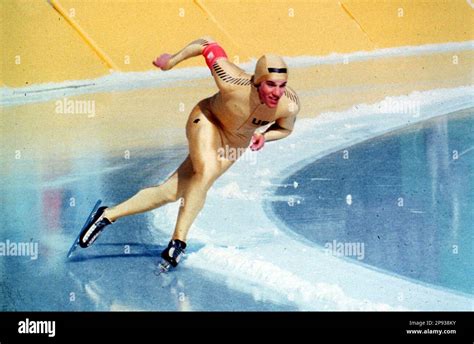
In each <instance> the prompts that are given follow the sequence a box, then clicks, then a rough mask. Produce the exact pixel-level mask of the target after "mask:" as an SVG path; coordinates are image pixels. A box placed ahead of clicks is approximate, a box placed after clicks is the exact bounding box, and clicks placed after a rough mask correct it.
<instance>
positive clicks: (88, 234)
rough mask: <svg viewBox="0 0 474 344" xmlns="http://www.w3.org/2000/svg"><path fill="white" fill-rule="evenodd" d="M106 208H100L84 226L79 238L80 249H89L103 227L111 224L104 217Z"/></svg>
mask: <svg viewBox="0 0 474 344" xmlns="http://www.w3.org/2000/svg"><path fill="white" fill-rule="evenodd" d="M105 209H107V207H100V208H99V209H97V212H96V213H95V214H94V217H93V218H92V219H91V220H90V221H89V222H88V223H87V224H86V226H85V227H84V229H83V231H82V232H81V234H80V236H79V246H81V247H82V248H86V247H89V246H90V245H92V244H93V243H94V241H95V240H96V239H97V237H98V236H99V234H100V233H101V232H102V231H103V230H104V228H105V226H108V225H110V224H111V223H112V222H110V221H109V219H107V218H106V217H104V210H105Z"/></svg>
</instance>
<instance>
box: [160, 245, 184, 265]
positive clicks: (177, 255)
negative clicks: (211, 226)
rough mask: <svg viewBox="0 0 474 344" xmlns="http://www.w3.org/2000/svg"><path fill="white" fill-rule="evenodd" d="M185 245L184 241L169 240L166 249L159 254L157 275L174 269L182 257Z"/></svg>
mask: <svg viewBox="0 0 474 344" xmlns="http://www.w3.org/2000/svg"><path fill="white" fill-rule="evenodd" d="M185 248H186V243H185V242H184V241H181V240H178V239H175V240H171V241H170V242H169V244H168V247H167V248H165V249H164V250H163V252H161V262H160V263H159V266H158V267H159V270H160V271H159V273H162V272H167V271H169V269H170V268H171V267H173V268H175V267H177V266H178V263H179V261H180V259H181V257H182V256H183V255H184V249H185Z"/></svg>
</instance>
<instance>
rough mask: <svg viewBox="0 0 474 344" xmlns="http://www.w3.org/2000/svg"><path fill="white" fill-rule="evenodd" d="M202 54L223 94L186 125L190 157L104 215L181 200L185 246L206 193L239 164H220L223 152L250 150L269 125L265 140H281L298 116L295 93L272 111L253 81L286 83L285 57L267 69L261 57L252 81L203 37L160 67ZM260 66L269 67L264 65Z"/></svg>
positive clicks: (180, 233)
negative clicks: (163, 179) (255, 136)
mask: <svg viewBox="0 0 474 344" xmlns="http://www.w3.org/2000/svg"><path fill="white" fill-rule="evenodd" d="M201 54H204V56H205V58H206V63H207V64H208V66H209V68H210V69H211V71H212V75H213V77H214V79H215V82H216V84H217V87H218V88H219V92H217V93H216V94H214V95H213V96H212V97H210V98H206V99H204V100H202V101H200V102H199V103H198V104H197V105H196V106H195V107H194V109H193V110H192V111H191V113H190V115H189V118H188V122H187V124H186V135H187V138H188V142H189V155H188V157H187V158H186V159H185V160H184V161H183V163H182V164H181V165H180V167H179V168H178V169H177V170H176V171H175V173H174V174H173V175H172V176H171V177H170V178H168V180H166V182H164V183H163V184H161V185H158V186H153V187H149V188H146V189H143V190H140V191H139V192H138V193H137V194H136V195H135V196H133V197H131V198H130V199H128V200H126V201H125V202H123V203H121V204H119V205H117V206H115V207H113V208H109V209H106V211H105V212H104V214H105V217H107V218H108V219H109V220H111V221H115V220H116V219H118V218H120V217H123V216H127V215H132V214H137V213H141V212H144V211H148V210H151V209H154V208H157V207H160V206H162V205H164V204H166V203H169V202H173V201H176V200H178V199H181V207H180V210H179V214H178V219H177V221H176V227H175V231H174V233H173V239H178V240H181V241H186V236H187V233H188V231H189V228H190V227H191V225H192V223H193V222H194V219H195V218H196V216H197V215H198V214H199V212H200V211H201V209H202V207H203V206H204V201H205V199H206V195H207V191H208V190H209V188H210V187H211V186H212V184H213V183H214V181H215V180H216V179H217V178H218V177H219V176H221V175H222V174H223V173H224V172H225V171H226V170H227V169H228V168H229V167H230V166H231V165H232V164H233V163H234V161H235V160H233V159H229V158H223V159H219V156H218V151H219V149H221V148H223V147H231V148H242V147H248V145H249V143H250V140H251V139H252V135H253V134H254V133H255V130H256V129H258V128H260V127H264V126H268V128H266V130H265V132H264V133H263V135H264V138H265V140H266V141H272V140H278V139H281V138H284V137H286V136H288V135H289V134H290V133H291V131H292V129H293V125H294V122H295V118H296V114H297V113H298V111H299V101H298V97H297V96H296V93H295V92H294V91H293V90H291V89H290V88H289V87H286V89H285V91H284V94H283V95H282V96H281V98H280V99H279V101H278V104H277V106H276V107H275V108H270V107H268V106H267V105H265V104H264V103H262V102H261V101H260V97H259V92H258V89H257V86H256V85H254V80H253V78H256V79H257V80H256V81H258V82H259V81H261V80H264V78H267V79H265V80H267V81H272V80H284V81H286V78H287V68H286V64H284V61H283V60H282V59H281V58H279V57H277V58H276V59H273V60H272V57H271V56H273V55H268V59H269V60H268V61H277V62H278V61H280V62H281V63H280V65H278V63H277V66H267V65H266V64H265V63H266V62H265V61H267V60H265V59H267V57H266V56H267V55H265V56H264V57H262V58H264V59H263V60H262V58H261V59H259V61H258V62H257V67H256V71H255V75H254V76H250V75H249V74H246V73H245V72H244V71H243V70H242V69H240V68H239V67H237V66H236V65H234V64H233V63H231V62H230V61H228V60H227V58H226V55H225V52H224V51H223V50H222V48H220V47H219V46H218V44H217V43H215V42H214V41H213V40H212V39H208V38H203V39H198V40H196V41H194V42H191V43H190V44H189V45H187V46H186V47H185V48H184V49H182V50H181V51H180V52H178V53H176V54H174V55H172V56H170V59H169V60H167V62H166V65H165V66H159V67H160V68H162V69H163V70H168V69H170V68H172V67H173V66H175V65H176V64H178V63H179V62H181V61H183V60H185V59H187V58H190V57H193V56H199V55H201ZM165 55H166V54H165ZM162 56H163V55H162ZM160 58H161V57H160ZM260 61H264V64H263V65H261V64H259V63H260ZM267 67H268V68H267Z"/></svg>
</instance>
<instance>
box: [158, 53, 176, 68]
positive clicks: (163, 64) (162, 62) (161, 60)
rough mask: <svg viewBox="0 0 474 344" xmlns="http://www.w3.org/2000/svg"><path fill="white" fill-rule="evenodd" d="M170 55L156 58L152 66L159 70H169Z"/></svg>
mask: <svg viewBox="0 0 474 344" xmlns="http://www.w3.org/2000/svg"><path fill="white" fill-rule="evenodd" d="M171 56H173V55H171V54H161V55H160V57H157V58H156V60H155V61H153V64H154V65H155V66H156V67H158V68H160V69H161V70H168V69H171V66H169V65H168V61H169V60H170V59H171Z"/></svg>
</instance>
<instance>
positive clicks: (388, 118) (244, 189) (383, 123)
mask: <svg viewBox="0 0 474 344" xmlns="http://www.w3.org/2000/svg"><path fill="white" fill-rule="evenodd" d="M473 93H474V87H472V86H469V87H460V88H455V89H438V90H433V91H427V92H414V93H412V94H410V95H408V96H402V97H396V98H387V99H385V100H384V101H382V102H380V103H377V104H373V105H359V106H356V107H354V108H352V109H350V110H348V111H344V112H339V113H325V114H322V115H321V116H319V117H317V118H316V119H303V120H300V121H298V122H297V126H296V129H295V131H294V134H293V135H291V136H290V137H289V138H287V139H285V140H281V141H279V142H274V143H268V144H267V145H266V146H265V148H264V149H263V150H262V151H260V152H258V153H248V155H247V156H244V158H242V160H241V161H238V162H237V163H236V164H235V165H234V166H233V167H232V168H231V170H229V171H228V173H226V174H225V175H224V176H223V177H222V178H221V179H220V180H218V182H217V183H216V184H215V185H214V187H213V188H212V189H211V191H210V192H209V195H208V199H207V201H206V206H205V208H204V211H202V212H201V214H200V215H199V217H198V219H197V220H196V222H195V224H194V226H193V228H192V229H191V233H190V237H189V244H190V245H196V244H201V245H203V246H202V248H201V249H199V250H197V251H195V252H193V253H190V254H188V255H187V257H186V259H185V260H184V261H183V263H182V264H183V265H185V266H187V267H191V268H193V269H200V270H202V271H203V273H204V274H207V275H208V274H211V275H214V276H215V277H216V279H220V280H221V281H223V283H225V284H226V285H227V286H228V287H231V288H235V289H238V290H240V291H244V292H247V293H251V294H252V295H253V296H254V298H255V299H257V300H269V301H270V300H273V301H277V302H288V303H291V304H296V305H297V306H298V307H299V309H301V310H472V309H473V305H474V302H473V301H474V300H473V298H471V297H469V296H468V295H462V294H455V293H453V292H450V291H448V290H444V289H439V288H433V287H432V286H429V285H423V284H421V283H418V282H415V281H411V280H407V279H404V278H402V277H400V276H396V275H393V274H390V273H388V272H386V271H380V270H376V269H374V268H369V267H367V266H365V265H363V264H359V263H357V262H355V261H353V260H348V259H344V258H339V257H334V256H331V255H327V254H326V253H325V251H324V250H323V248H322V247H319V246H317V245H315V244H314V243H311V242H308V241H306V240H305V239H304V238H302V237H300V236H298V235H297V234H295V233H294V232H292V231H291V230H289V229H287V228H286V227H285V226H284V225H283V224H282V223H278V221H277V220H275V219H274V218H271V215H269V214H270V213H269V212H266V211H265V209H264V203H265V201H266V200H268V199H270V198H271V197H273V196H272V185H273V184H279V186H280V187H281V180H283V179H284V178H285V177H286V176H288V175H290V174H291V173H292V172H294V171H295V170H296V169H297V168H299V167H302V166H304V165H306V164H307V163H308V162H311V161H314V160H315V159H317V158H318V157H322V156H325V155H326V154H329V153H331V152H334V151H336V150H339V149H342V148H344V147H349V146H351V145H353V144H356V143H359V142H361V141H364V140H366V139H369V138H373V137H375V136H378V135H381V134H383V133H386V132H389V131H392V130H394V129H397V128H401V127H404V126H407V125H410V124H413V123H416V122H418V121H423V120H426V119H429V118H433V117H435V116H439V115H443V114H446V113H450V112H453V111H457V110H461V109H465V108H468V107H472V106H474V99H473V98H472V94H473ZM388 103H391V104H392V106H387V104H388ZM393 104H415V105H416V108H417V109H418V111H416V112H413V111H406V112H403V111H400V109H402V108H403V107H399V108H398V109H397V108H396V107H393ZM388 109H395V111H396V113H394V112H389V111H388ZM323 177H324V178H326V177H330V176H321V178H323ZM295 182H296V183H293V184H292V185H286V187H290V188H295V198H294V199H293V200H289V201H292V202H296V204H297V202H298V200H297V197H296V194H297V190H296V189H297V187H298V181H295ZM283 187H284V186H283ZM177 210H178V205H176V204H175V205H171V206H167V207H164V208H161V209H158V210H155V211H154V212H153V214H152V216H153V219H152V220H153V221H152V223H153V225H154V226H153V228H152V233H153V232H154V234H155V238H156V241H158V242H160V244H165V242H162V241H163V240H164V238H167V235H163V233H157V231H158V230H157V228H167V229H171V228H173V226H174V221H175V219H176V214H177ZM167 234H169V233H167Z"/></svg>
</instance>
